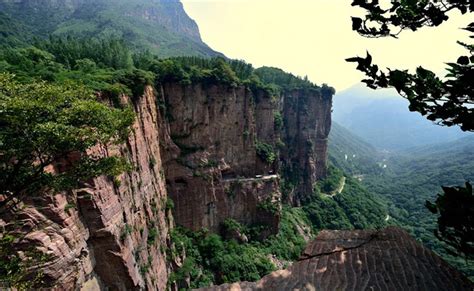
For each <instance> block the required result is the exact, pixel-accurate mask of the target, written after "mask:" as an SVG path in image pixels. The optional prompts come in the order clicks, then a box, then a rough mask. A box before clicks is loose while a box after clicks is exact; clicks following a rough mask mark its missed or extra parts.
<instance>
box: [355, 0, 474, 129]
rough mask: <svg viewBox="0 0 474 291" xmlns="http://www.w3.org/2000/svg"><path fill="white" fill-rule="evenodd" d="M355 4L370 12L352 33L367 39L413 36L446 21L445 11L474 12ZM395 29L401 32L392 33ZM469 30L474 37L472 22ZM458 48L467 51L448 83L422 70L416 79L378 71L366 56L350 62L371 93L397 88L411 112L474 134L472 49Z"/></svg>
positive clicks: (410, 4)
mask: <svg viewBox="0 0 474 291" xmlns="http://www.w3.org/2000/svg"><path fill="white" fill-rule="evenodd" d="M352 5H353V6H359V7H361V8H364V9H365V10H367V15H366V17H365V19H361V18H357V17H353V18H352V28H353V30H355V31H357V32H358V33H359V34H361V35H363V36H366V37H385V36H394V37H396V35H398V33H400V32H401V31H402V30H404V29H410V30H413V31H415V30H417V29H418V28H421V27H423V26H438V25H440V24H441V23H443V22H444V21H446V20H448V18H449V17H448V15H447V12H448V11H450V10H459V11H460V12H461V13H463V14H464V13H471V12H473V11H474V4H473V3H472V1H469V0H456V1H434V0H428V1H393V2H392V4H391V7H389V8H388V9H382V8H381V6H380V4H379V1H378V0H374V1H365V0H355V1H353V3H352ZM393 29H399V31H398V32H397V33H394V32H393V31H392V30H393ZM465 30H467V31H469V32H471V33H472V32H474V23H471V24H469V26H468V27H466V28H465ZM471 37H474V36H471ZM459 44H460V45H462V46H463V47H465V48H466V49H467V50H468V52H467V53H466V55H462V56H460V57H459V58H458V59H457V61H456V62H451V63H448V66H449V68H448V71H449V74H448V75H447V76H446V77H447V80H446V81H443V80H441V79H440V78H438V77H437V76H436V75H435V74H434V73H433V72H432V71H429V70H426V69H424V68H422V67H419V68H418V69H417V71H416V73H415V74H412V73H409V72H408V71H406V70H389V72H388V73H386V72H383V71H380V70H379V67H378V66H377V65H374V64H372V57H371V56H370V54H368V53H367V56H366V57H365V58H362V57H355V58H349V59H347V61H348V62H356V63H357V64H358V66H357V69H358V70H360V71H362V72H364V73H365V74H366V76H367V77H368V78H367V79H365V80H363V82H364V83H366V84H367V86H369V87H370V88H373V89H376V88H387V87H393V88H395V89H396V90H397V91H398V92H399V93H400V94H401V95H402V96H403V97H405V98H406V99H408V101H409V102H410V110H411V111H417V112H420V113H421V114H422V115H424V116H426V118H428V119H429V120H431V121H435V122H437V123H438V124H442V125H446V126H453V125H459V126H460V127H461V129H462V130H464V131H474V109H473V107H472V105H473V104H474V99H473V98H474V97H473V96H474V86H473V84H474V83H473V82H472V80H474V69H473V62H474V56H473V51H474V50H473V46H472V45H470V44H465V43H461V42H459Z"/></svg>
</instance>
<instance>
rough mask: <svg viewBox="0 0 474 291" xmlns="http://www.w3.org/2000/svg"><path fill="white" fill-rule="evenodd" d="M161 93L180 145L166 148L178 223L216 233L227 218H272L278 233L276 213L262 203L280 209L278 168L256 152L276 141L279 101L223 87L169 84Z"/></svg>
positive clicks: (248, 220)
mask: <svg viewBox="0 0 474 291" xmlns="http://www.w3.org/2000/svg"><path fill="white" fill-rule="evenodd" d="M161 94H162V96H163V97H164V101H165V103H166V108H167V116H168V122H169V128H170V135H171V138H172V140H173V143H174V145H176V146H174V147H172V148H164V153H165V154H164V157H165V163H164V167H165V176H166V180H167V185H168V191H169V194H170V197H171V198H172V199H173V201H174V202H175V203H174V204H175V211H174V215H175V219H176V222H177V223H178V224H180V225H183V226H185V227H187V228H190V229H193V230H199V229H201V228H208V229H210V230H213V231H218V230H219V226H220V224H221V223H222V222H224V220H225V219H226V218H233V219H235V220H237V221H239V222H241V223H244V224H252V223H256V222H264V221H267V222H268V225H269V226H271V228H272V229H273V230H272V232H275V231H277V228H278V218H277V217H278V215H277V214H275V213H272V212H269V211H267V210H265V209H259V206H261V205H262V204H263V203H275V204H276V205H279V201H280V196H281V195H280V191H279V183H278V176H277V175H275V173H276V172H277V164H278V163H277V161H276V160H275V161H274V162H272V163H268V162H267V161H263V160H262V159H261V158H260V157H259V156H258V155H257V149H256V144H257V142H256V141H259V142H266V143H268V144H271V145H273V144H274V142H275V136H276V134H277V133H276V132H275V129H274V126H273V111H274V110H275V109H276V106H277V103H276V101H273V100H272V98H271V96H269V95H267V94H265V93H264V92H258V93H257V95H256V94H254V93H253V92H252V91H251V90H249V89H248V88H246V87H244V86H239V87H230V86H228V85H224V84H217V85H210V86H205V85H202V84H195V85H188V86H182V85H177V84H165V85H164V86H163V87H162V92H161ZM273 216H275V217H273Z"/></svg>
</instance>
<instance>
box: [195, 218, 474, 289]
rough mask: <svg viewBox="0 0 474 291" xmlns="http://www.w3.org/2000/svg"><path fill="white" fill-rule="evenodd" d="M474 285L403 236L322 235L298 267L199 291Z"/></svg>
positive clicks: (390, 232)
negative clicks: (247, 280) (253, 280)
mask: <svg viewBox="0 0 474 291" xmlns="http://www.w3.org/2000/svg"><path fill="white" fill-rule="evenodd" d="M473 289H474V284H473V283H472V282H471V281H469V280H468V279H467V278H466V277H465V276H464V275H463V274H461V273H460V272H459V271H457V270H455V269H454V268H453V267H451V266H450V265H448V264H447V263H446V262H445V261H443V260H442V259H441V258H440V257H438V256H437V255H436V254H435V253H433V252H432V251H430V250H428V249H427V248H425V247H423V246H422V245H421V244H419V243H418V242H417V241H416V240H415V239H414V238H412V237H411V236H410V235H409V234H408V233H407V232H406V231H404V230H402V229H400V228H397V227H389V228H386V229H384V230H348V231H337V230H324V231H321V232H320V233H319V235H318V237H317V238H316V239H315V240H314V241H313V242H312V243H310V244H309V245H308V246H307V247H306V249H305V251H304V252H303V254H302V255H301V257H300V259H299V260H298V262H296V263H294V264H293V265H292V266H290V267H289V268H288V269H286V270H279V271H276V272H273V273H271V274H269V275H267V276H265V277H263V278H262V279H261V280H260V281H258V282H240V283H234V284H224V285H221V286H215V287H210V288H204V289H202V290H427V291H428V290H429V291H432V290H473Z"/></svg>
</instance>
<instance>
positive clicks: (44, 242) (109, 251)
mask: <svg viewBox="0 0 474 291" xmlns="http://www.w3.org/2000/svg"><path fill="white" fill-rule="evenodd" d="M123 102H126V103H129V104H132V105H133V107H134V109H135V112H136V114H137V119H136V121H135V123H134V125H133V131H132V133H131V135H130V137H129V138H128V141H127V143H126V144H123V145H119V146H110V147H107V148H98V147H96V148H94V149H93V150H92V151H91V153H90V154H94V155H105V156H107V155H116V154H118V155H120V156H122V157H125V158H126V159H127V160H128V161H129V162H130V164H131V165H132V168H133V169H132V171H130V172H128V173H124V174H122V175H121V176H120V177H119V178H118V179H116V180H114V179H113V178H109V177H99V178H97V179H94V180H93V181H90V182H89V183H88V184H87V185H84V188H82V189H77V190H75V191H73V192H72V193H56V194H53V193H38V196H36V197H28V198H27V199H25V200H23V201H21V204H20V205H18V206H17V207H16V208H15V209H12V210H10V211H8V212H2V213H1V214H0V227H1V228H2V229H3V231H4V232H5V233H9V234H10V235H13V236H14V237H15V238H16V239H15V241H14V242H13V244H12V251H13V250H15V251H20V253H21V252H27V251H29V250H32V249H35V250H37V251H38V252H39V253H40V255H38V257H41V260H40V261H41V264H40V266H39V271H40V272H41V274H42V277H41V280H42V282H43V283H42V284H41V286H42V287H53V286H54V287H59V288H61V289H66V290H68V289H69V290H72V289H75V288H78V287H81V286H87V287H88V288H92V289H97V288H99V286H106V287H108V288H111V289H115V290H138V289H143V288H147V289H149V290H156V289H157V290H163V289H164V288H165V286H166V283H167V274H168V268H167V262H166V257H165V250H166V249H167V243H168V237H169V236H168V233H169V229H170V227H171V226H172V225H173V220H172V216H171V213H170V212H169V211H168V210H167V209H166V207H165V204H166V201H167V194H166V187H165V180H164V178H163V177H164V176H163V173H164V170H163V168H162V163H161V154H160V138H159V136H160V132H161V130H162V129H161V128H160V125H161V124H162V122H161V118H160V116H159V114H158V111H157V109H156V105H155V104H156V102H155V96H154V94H153V90H152V88H147V89H146V91H145V93H144V95H143V96H142V97H140V98H138V99H136V100H134V101H133V102H132V101H131V100H129V99H128V98H126V97H124V98H123ZM50 170H52V171H58V170H59V169H50Z"/></svg>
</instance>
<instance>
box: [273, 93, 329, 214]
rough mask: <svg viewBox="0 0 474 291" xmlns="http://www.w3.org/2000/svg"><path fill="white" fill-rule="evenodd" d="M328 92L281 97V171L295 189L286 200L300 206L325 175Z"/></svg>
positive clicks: (284, 95)
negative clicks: (283, 145) (282, 127)
mask: <svg viewBox="0 0 474 291" xmlns="http://www.w3.org/2000/svg"><path fill="white" fill-rule="evenodd" d="M332 94H333V93H332V92H325V90H312V89H307V90H290V91H287V92H285V93H284V94H283V120H284V129H283V135H282V137H283V142H284V143H285V147H284V148H283V150H282V152H281V160H282V164H283V171H284V173H285V175H286V176H287V177H288V178H289V181H291V183H292V184H293V185H294V186H295V189H294V192H293V193H289V200H290V202H292V203H293V204H294V205H300V204H301V202H302V201H304V199H305V198H307V197H308V196H309V195H311V194H312V192H313V185H314V183H315V182H316V181H318V180H320V179H322V178H324V177H325V176H326V168H327V165H326V164H327V147H328V136H329V131H330V129H331V107H332Z"/></svg>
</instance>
